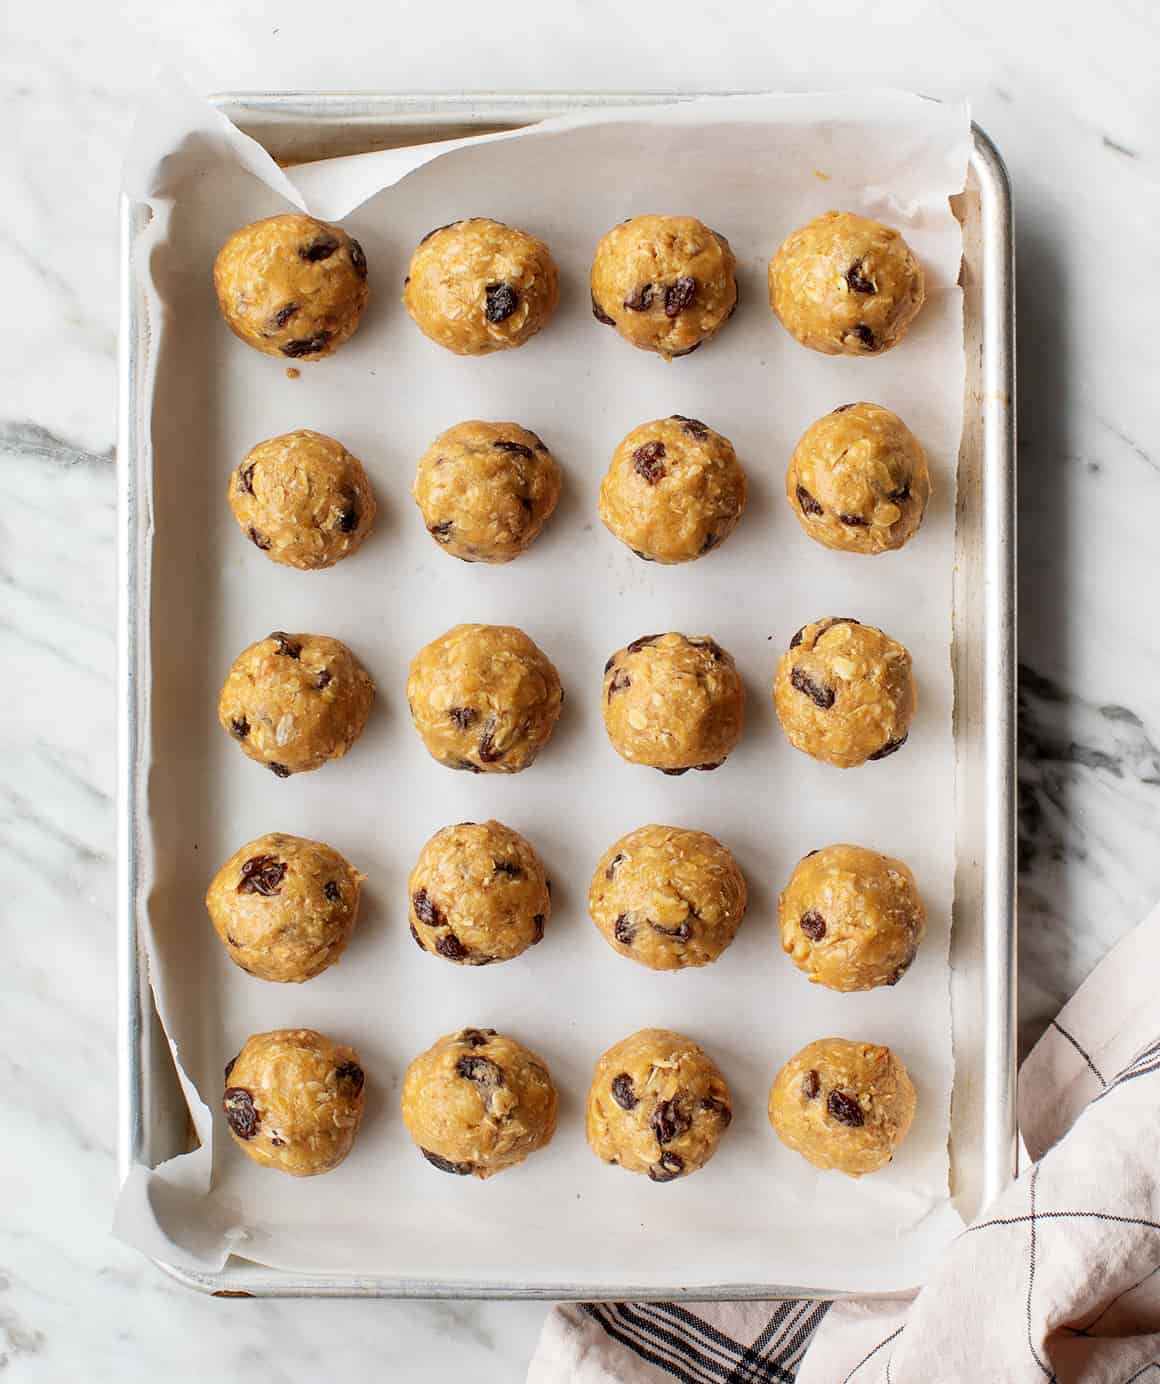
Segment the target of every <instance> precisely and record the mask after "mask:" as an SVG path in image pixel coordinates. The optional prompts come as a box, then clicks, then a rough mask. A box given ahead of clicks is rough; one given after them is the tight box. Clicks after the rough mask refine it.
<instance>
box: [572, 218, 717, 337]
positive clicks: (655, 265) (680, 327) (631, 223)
mask: <svg viewBox="0 0 1160 1384" xmlns="http://www.w3.org/2000/svg"><path fill="white" fill-rule="evenodd" d="M736 266H737V261H736V260H735V259H734V257H733V251H732V250H731V249H730V248H729V242H728V241H727V240H726V239H725V237H724V236H723V235H718V233H717V232H716V231H713V230H710V229H709V227H708V226H706V225H704V224H703V223H702V222H700V221H698V220H697V218H696V217H695V216H634V217H632V218H631V220H628V221H624V222H621V224H620V225H619V226H613V228H612V230H610V231H609V232H608V234H607V235H606V236H605V237H604V238H603V239H602V240H601V242H600V244H599V245H597V247H596V254H595V257H594V258H593V260H592V275H591V287H592V314H593V316H594V317H595V318H596V320H597V321H598V322H603V323H604V324H605V325H606V326H609V327H615V328H616V330H617V331H618V332H619V333H620V335H621V336H622V337H624V339H625V341H627V342H628V343H629V344H630V345H632V346H636V347H638V348H639V349H640V350H642V351H655V352H656V354H657V355H659V356H663V357H664V358H665V359H666V360H672V359H673V358H674V357H675V356H687V355H688V354H689V352H690V351H695V350H696V349H697V347H698V346H700V344H701V343H702V342H703V341H707V340H708V339H709V337H711V336H713V335H714V334H715V333H716V332H717V331H718V330H719V329H720V328H721V326H722V325H723V324H724V323H725V322H727V321H728V320H729V318H730V317H732V316H733V310H734V308H736V306H737V280H736V277H735V270H736Z"/></svg>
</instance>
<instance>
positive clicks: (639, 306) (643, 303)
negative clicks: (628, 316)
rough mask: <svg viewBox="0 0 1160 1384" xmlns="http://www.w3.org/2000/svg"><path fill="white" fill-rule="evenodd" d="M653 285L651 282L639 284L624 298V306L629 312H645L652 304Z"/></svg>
mask: <svg viewBox="0 0 1160 1384" xmlns="http://www.w3.org/2000/svg"><path fill="white" fill-rule="evenodd" d="M652 300H653V286H652V284H641V286H640V287H639V288H638V289H637V290H636V291H635V292H634V293H631V294H629V296H628V297H627V298H626V299H625V300H624V306H625V307H626V308H628V310H629V311H630V312H647V311H648V310H649V308H650V307H651V306H652Z"/></svg>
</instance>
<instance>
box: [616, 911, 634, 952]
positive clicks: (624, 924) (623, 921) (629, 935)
mask: <svg viewBox="0 0 1160 1384" xmlns="http://www.w3.org/2000/svg"><path fill="white" fill-rule="evenodd" d="M612 931H613V936H614V937H615V938H616V940H617V941H618V942H619V943H620V945H621V946H622V947H631V946H632V942H633V938H634V937H635V936H636V924H635V923H634V922H633V921H632V919H631V918H630V917H629V916H628V914H627V913H622V914H621V915H620V917H619V918H617V920H616V925H615V927H614V928H613V929H612Z"/></svg>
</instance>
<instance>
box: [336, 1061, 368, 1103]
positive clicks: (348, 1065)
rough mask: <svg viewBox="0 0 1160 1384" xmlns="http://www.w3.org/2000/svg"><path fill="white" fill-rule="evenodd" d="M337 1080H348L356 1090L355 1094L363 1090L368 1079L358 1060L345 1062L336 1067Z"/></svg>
mask: <svg viewBox="0 0 1160 1384" xmlns="http://www.w3.org/2000/svg"><path fill="white" fill-rule="evenodd" d="M334 1077H335V1080H336V1081H344V1082H347V1083H348V1084H349V1085H350V1086H351V1087H352V1088H353V1090H354V1093H355V1095H356V1096H357V1095H358V1093H359V1092H360V1091H361V1090H362V1088H363V1084H364V1082H365V1081H366V1074H365V1073H364V1071H363V1069H362V1068H361V1067H360V1066H359V1064H358V1063H357V1062H343V1063H341V1064H340V1065H339V1066H337V1067H335V1069H334Z"/></svg>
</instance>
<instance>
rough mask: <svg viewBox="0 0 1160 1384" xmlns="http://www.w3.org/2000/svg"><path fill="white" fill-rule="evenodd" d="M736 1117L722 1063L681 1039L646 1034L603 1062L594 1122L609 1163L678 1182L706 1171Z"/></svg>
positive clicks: (595, 1087) (596, 1143)
mask: <svg viewBox="0 0 1160 1384" xmlns="http://www.w3.org/2000/svg"><path fill="white" fill-rule="evenodd" d="M732 1119H733V1101H732V1098H731V1097H730V1095H729V1087H728V1086H726V1084H725V1078H724V1077H723V1076H722V1075H721V1073H720V1071H718V1069H717V1064H716V1063H715V1062H714V1061H713V1059H712V1058H711V1057H710V1056H709V1055H708V1053H706V1052H705V1050H704V1048H702V1047H700V1046H699V1045H698V1044H697V1043H694V1042H693V1040H692V1039H691V1038H684V1037H682V1036H681V1034H679V1033H671V1032H670V1031H669V1030H668V1029H665V1028H642V1029H641V1030H640V1032H639V1033H634V1034H632V1035H631V1036H630V1037H628V1038H624V1039H622V1040H621V1041H620V1042H619V1043H614V1044H613V1046H612V1047H610V1048H609V1049H608V1051H607V1052H606V1053H605V1054H604V1056H603V1057H602V1058H601V1059H600V1061H599V1062H597V1064H596V1074H595V1075H594V1076H593V1078H592V1087H591V1089H590V1090H589V1092H588V1111H587V1120H586V1124H587V1130H588V1143H589V1144H590V1145H591V1147H592V1152H593V1153H595V1154H596V1156H597V1157H598V1158H602V1159H603V1160H604V1162H605V1163H615V1164H619V1165H620V1167H622V1168H627V1170H628V1171H629V1172H630V1173H647V1174H648V1176H649V1178H650V1180H651V1181H653V1182H673V1181H675V1179H676V1178H678V1177H684V1176H686V1175H687V1174H689V1173H695V1172H696V1171H697V1169H698V1168H703V1167H704V1166H705V1164H706V1163H707V1162H708V1161H709V1159H710V1158H712V1157H713V1155H714V1154H715V1153H716V1152H717V1145H718V1144H719V1143H720V1141H721V1135H722V1134H724V1133H725V1131H726V1130H727V1129H728V1128H729V1124H730V1121H731V1120H732Z"/></svg>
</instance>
